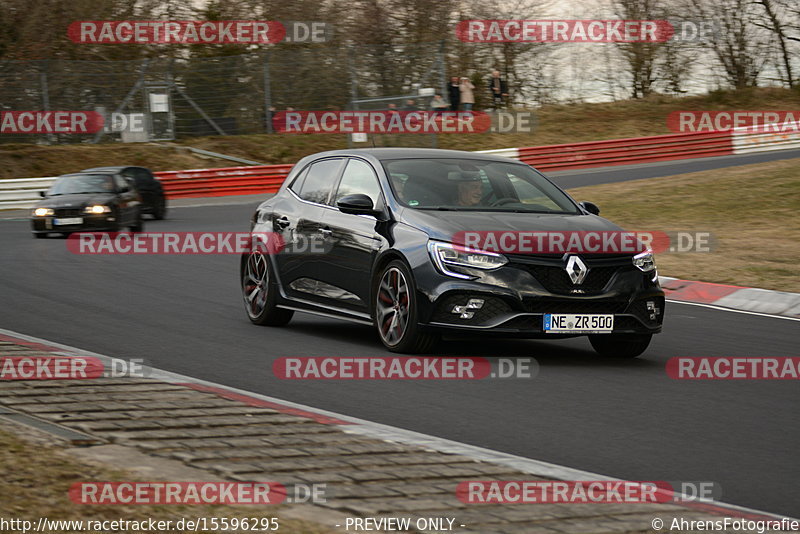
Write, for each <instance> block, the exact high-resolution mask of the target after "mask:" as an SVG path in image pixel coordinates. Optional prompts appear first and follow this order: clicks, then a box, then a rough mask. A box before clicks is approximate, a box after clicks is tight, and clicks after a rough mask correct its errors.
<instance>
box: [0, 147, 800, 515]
mask: <svg viewBox="0 0 800 534" xmlns="http://www.w3.org/2000/svg"><path fill="white" fill-rule="evenodd" d="M715 159H717V158H715ZM675 165H682V163H677V164H675ZM659 168H661V169H667V167H665V166H659ZM667 171H670V172H668V173H669V174H675V173H676V172H680V171H677V170H676V169H675V168H672V169H667ZM667 171H665V173H666V172H667ZM623 179H624V178H623ZM570 185H571V186H574V185H576V184H570ZM200 200H201V201H202V200H203V199H200ZM255 205H256V203H251V204H236V205H218V206H204V207H184V208H176V209H173V210H172V211H171V212H170V214H169V215H170V218H169V219H168V220H166V221H147V222H146V225H145V230H146V231H189V230H191V231H202V230H208V231H246V230H247V227H248V226H247V224H248V223H247V221H248V218H249V216H250V215H251V213H252V209H253V207H254V206H255ZM601 208H602V206H601ZM0 251H1V252H0V272H1V273H2V276H0V327H2V328H6V329H9V330H14V331H17V332H21V333H24V334H28V335H32V336H37V337H42V338H46V339H49V340H52V341H56V342H59V343H64V344H68V345H73V346H76V347H80V348H83V349H86V350H90V351H94V352H99V353H104V354H108V355H112V356H116V357H120V358H145V359H146V360H147V361H148V363H149V364H150V365H152V366H155V367H158V368H161V369H165V370H169V371H174V372H179V373H182V374H186V375H191V376H194V377H198V378H202V379H205V380H211V381H215V382H219V383H222V384H226V385H229V386H233V387H237V388H241V389H245V390H249V391H253V392H257V393H262V394H265V395H270V396H274V397H278V398H282V399H286V400H290V401H294V402H299V403H303V404H307V405H310V406H316V407H320V408H324V409H326V410H331V411H334V412H340V413H344V414H347V415H351V416H354V417H359V418H363V419H367V420H371V421H376V422H379V423H384V424H388V425H393V426H397V427H401V428H405V429H410V430H414V431H418V432H423V433H426V434H431V435H435V436H440V437H444V438H448V439H451V440H456V441H461V442H464V443H469V444H473V445H478V446H482V447H487V448H490V449H495V450H499V451H503V452H507V453H511V454H517V455H520V456H524V457H528V458H534V459H537V460H543V461H547V462H552V463H556V464H561V465H565V466H568V467H572V468H577V469H582V470H587V471H591V472H594V473H599V474H604V475H610V476H615V477H618V478H624V479H629V480H668V481H714V482H717V483H718V484H719V485H720V486H721V488H722V491H723V495H722V499H721V500H723V501H725V502H729V503H733V504H738V505H742V506H747V507H751V508H756V509H761V510H766V511H770V512H775V513H780V514H785V515H789V516H798V515H800V486H799V485H798V484H797V481H798V480H800V462H798V460H797V444H798V443H800V424H798V423H799V422H800V418H799V417H798V414H797V410H798V406H800V402H798V401H800V391H798V383H797V382H796V381H790V380H787V381H677V380H672V379H670V378H668V377H667V375H666V372H665V370H664V366H665V363H666V361H667V359H668V358H670V357H673V356H798V350H797V343H798V339H800V322H798V321H792V320H788V319H781V318H773V317H764V316H757V315H751V314H743V313H734V312H728V311H721V310H715V309H710V308H704V307H700V306H693V305H688V304H679V303H668V305H667V315H666V320H665V326H664V333H663V334H660V335H658V336H656V338H654V341H653V344H652V345H651V347H650V349H649V350H648V352H647V353H646V354H645V356H643V357H641V358H640V359H638V360H634V361H608V360H603V359H601V358H599V357H597V356H596V355H595V354H594V352H593V351H592V350H591V347H590V346H589V343H588V341H586V340H585V339H570V340H565V341H558V342H556V341H519V340H516V341H515V340H511V341H502V340H501V341H497V340H490V341H484V340H480V339H473V340H468V341H464V340H462V341H446V342H445V343H443V344H442V345H441V346H440V350H441V353H442V354H447V355H463V356H492V357H534V358H535V359H536V360H537V361H538V363H539V366H540V369H539V374H538V376H537V377H536V378H533V379H517V380H481V381H322V380H317V381H282V380H279V379H276V378H274V377H273V376H272V361H273V360H274V359H275V358H277V357H280V356H376V355H388V354H390V353H388V352H386V351H384V349H383V347H382V346H381V344H380V341H379V340H378V337H377V334H376V333H375V332H373V330H372V329H371V328H370V327H367V326H360V325H353V324H349V323H345V322H341V321H337V320H334V319H325V318H318V317H313V316H310V315H305V314H296V315H295V318H294V320H293V321H292V322H291V323H290V325H289V326H288V327H285V328H281V329H275V328H265V327H257V326H254V325H251V324H250V322H249V321H248V320H247V318H246V316H245V313H244V311H243V307H242V303H241V298H240V291H239V281H238V277H237V275H238V272H237V271H238V261H239V260H238V257H237V256H232V255H231V256H207V255H194V256H80V255H75V254H72V253H70V252H69V251H68V250H67V246H66V241H65V240H64V239H59V238H52V239H46V240H35V239H33V238H32V236H31V234H30V231H29V223H28V222H27V221H25V220H2V221H0ZM663 274H665V275H669V273H663Z"/></svg>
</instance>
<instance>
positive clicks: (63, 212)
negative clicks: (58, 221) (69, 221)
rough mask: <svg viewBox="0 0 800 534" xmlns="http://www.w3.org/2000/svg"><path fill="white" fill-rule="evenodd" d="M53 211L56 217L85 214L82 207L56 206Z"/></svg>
mask: <svg viewBox="0 0 800 534" xmlns="http://www.w3.org/2000/svg"><path fill="white" fill-rule="evenodd" d="M53 211H54V213H55V216H56V217H80V216H81V215H82V214H83V210H82V209H80V208H55V209H54V210H53Z"/></svg>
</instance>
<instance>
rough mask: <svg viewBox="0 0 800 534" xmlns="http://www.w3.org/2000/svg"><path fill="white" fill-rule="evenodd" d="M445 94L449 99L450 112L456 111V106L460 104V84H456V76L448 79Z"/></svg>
mask: <svg viewBox="0 0 800 534" xmlns="http://www.w3.org/2000/svg"><path fill="white" fill-rule="evenodd" d="M447 93H448V96H449V97H450V111H458V106H459V105H460V104H461V84H459V83H458V76H452V77H451V78H450V83H449V84H448V85H447Z"/></svg>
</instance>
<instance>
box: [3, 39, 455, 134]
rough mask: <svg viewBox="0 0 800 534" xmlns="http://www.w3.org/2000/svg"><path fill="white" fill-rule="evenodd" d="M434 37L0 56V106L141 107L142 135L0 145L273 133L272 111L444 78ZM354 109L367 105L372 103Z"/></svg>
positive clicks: (393, 91) (409, 92) (330, 103)
mask: <svg viewBox="0 0 800 534" xmlns="http://www.w3.org/2000/svg"><path fill="white" fill-rule="evenodd" d="M444 69H445V67H444V56H443V48H442V45H441V43H418V44H413V45H408V46H403V47H390V46H381V45H373V46H363V45H362V46H347V47H345V46H337V47H332V46H296V47H291V46H285V47H275V48H274V49H271V50H269V51H260V52H258V53H253V54H245V55H229V56H212V57H192V58H152V59H142V60H135V61H66V60H41V61H0V111H95V112H100V113H102V114H103V115H104V117H106V124H107V125H109V124H110V123H111V120H110V119H112V118H114V117H117V116H120V115H125V116H130V115H131V114H141V116H142V117H143V119H144V121H143V125H144V132H143V133H141V134H140V135H133V134H131V135H126V134H125V133H124V132H118V131H113V129H111V128H108V127H106V128H104V129H103V130H102V131H100V132H98V133H95V134H54V133H40V134H17V133H11V134H9V133H4V134H2V135H0V143H41V144H56V143H97V142H108V141H150V140H168V139H178V138H186V137H196V136H207V135H242V134H261V133H270V132H271V131H272V128H271V126H272V125H271V122H270V118H271V116H272V113H273V112H275V111H281V110H287V109H295V110H342V109H355V108H358V107H359V106H358V102H359V101H363V100H367V99H370V98H380V97H387V96H393V97H396V99H397V100H398V101H401V100H402V99H405V98H413V97H414V96H415V95H416V94H417V92H418V90H419V89H420V88H424V87H432V88H435V89H436V91H437V92H438V91H441V90H443V88H444V84H445V71H444ZM361 109H374V106H373V105H369V106H364V105H362V106H361Z"/></svg>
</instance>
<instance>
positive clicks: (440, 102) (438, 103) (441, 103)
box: [431, 94, 450, 113]
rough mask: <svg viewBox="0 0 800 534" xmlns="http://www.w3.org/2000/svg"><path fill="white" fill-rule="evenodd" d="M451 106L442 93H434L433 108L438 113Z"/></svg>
mask: <svg viewBox="0 0 800 534" xmlns="http://www.w3.org/2000/svg"><path fill="white" fill-rule="evenodd" d="M449 107H450V104H448V103H447V100H445V99H444V98H442V95H440V94H436V95H433V100H431V109H432V110H433V111H435V112H437V113H443V112H445V111H447V109H448V108H449Z"/></svg>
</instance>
